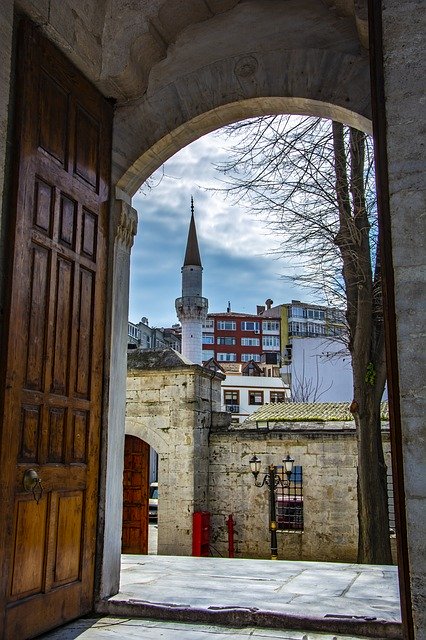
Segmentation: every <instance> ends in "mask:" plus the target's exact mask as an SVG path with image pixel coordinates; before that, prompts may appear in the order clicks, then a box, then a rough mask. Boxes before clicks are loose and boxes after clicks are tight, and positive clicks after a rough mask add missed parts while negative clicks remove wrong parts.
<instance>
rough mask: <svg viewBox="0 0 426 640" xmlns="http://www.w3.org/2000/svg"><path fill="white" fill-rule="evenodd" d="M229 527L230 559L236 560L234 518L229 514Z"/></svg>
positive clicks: (227, 523)
mask: <svg viewBox="0 0 426 640" xmlns="http://www.w3.org/2000/svg"><path fill="white" fill-rule="evenodd" d="M226 525H227V527H228V558H235V554H234V516H233V514H232V513H230V514H229V516H228V519H227V521H226Z"/></svg>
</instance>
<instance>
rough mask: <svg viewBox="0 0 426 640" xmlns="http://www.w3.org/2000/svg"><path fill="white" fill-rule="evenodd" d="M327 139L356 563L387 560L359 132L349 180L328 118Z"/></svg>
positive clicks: (376, 330) (380, 372) (377, 343)
mask: <svg viewBox="0 0 426 640" xmlns="http://www.w3.org/2000/svg"><path fill="white" fill-rule="evenodd" d="M333 143H334V154H335V172H336V193H337V201H338V207H339V223H340V224H339V232H338V234H337V236H336V244H337V245H338V247H339V250H340V254H341V256H342V262H343V278H344V281H345V288H346V299H347V314H346V317H347V321H348V326H349V333H350V340H349V350H350V352H351V357H352V370H353V382H354V396H353V397H354V401H353V403H352V405H351V410H352V413H353V415H354V419H355V424H356V431H357V443H358V468H357V473H358V480H357V490H358V524H359V537H358V562H360V563H365V564H391V563H392V556H391V549H390V537H389V510H388V493H387V473H386V465H385V463H384V456H383V447H382V436H381V424H380V401H381V398H382V394H383V390H384V384H385V374H384V367H385V357H384V342H383V323H382V322H380V321H378V320H377V317H376V315H377V313H376V311H377V310H376V305H375V303H374V288H375V287H377V284H378V283H377V282H376V281H374V282H373V276H372V268H371V252H370V240H369V232H370V224H369V221H368V215H367V212H366V209H365V198H364V190H363V189H364V187H363V184H364V183H363V173H364V139H363V134H362V133H360V132H359V131H356V130H353V129H351V130H350V185H349V180H348V175H347V171H346V152H345V144H344V137H343V126H342V125H341V124H339V123H333ZM349 194H351V196H352V206H351V204H350V197H349ZM376 271H377V270H376ZM379 271H380V270H379Z"/></svg>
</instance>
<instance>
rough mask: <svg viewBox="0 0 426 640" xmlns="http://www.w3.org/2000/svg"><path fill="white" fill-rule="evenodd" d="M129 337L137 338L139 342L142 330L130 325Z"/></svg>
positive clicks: (128, 328) (128, 327) (128, 329)
mask: <svg viewBox="0 0 426 640" xmlns="http://www.w3.org/2000/svg"><path fill="white" fill-rule="evenodd" d="M127 335H129V336H131V337H132V338H135V339H136V340H139V339H140V337H141V332H140V329H138V328H137V327H135V326H134V325H133V324H130V323H129V324H128V325H127Z"/></svg>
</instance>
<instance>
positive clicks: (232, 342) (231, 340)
mask: <svg viewBox="0 0 426 640" xmlns="http://www.w3.org/2000/svg"><path fill="white" fill-rule="evenodd" d="M236 343H237V341H236V339H235V338H230V337H229V336H225V337H223V338H218V339H217V344H227V345H230V346H231V347H233V346H234V345H235V344H236Z"/></svg>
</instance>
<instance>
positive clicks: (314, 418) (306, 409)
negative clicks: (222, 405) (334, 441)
mask: <svg viewBox="0 0 426 640" xmlns="http://www.w3.org/2000/svg"><path fill="white" fill-rule="evenodd" d="M353 419H354V418H353V415H352V414H351V413H350V411H349V404H348V403H347V402H277V403H274V404H266V405H264V406H263V407H262V408H261V409H258V411H255V412H254V413H253V414H252V415H251V416H250V417H249V418H248V420H246V422H276V423H277V422H332V421H339V422H352V421H353ZM381 419H382V420H386V421H387V420H389V411H388V403H387V402H382V404H381Z"/></svg>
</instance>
